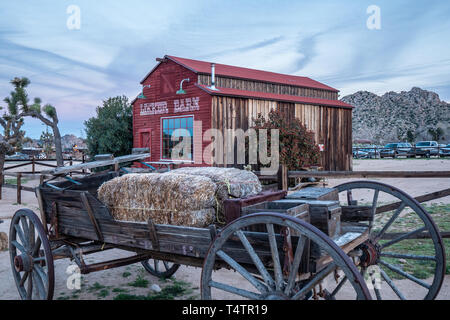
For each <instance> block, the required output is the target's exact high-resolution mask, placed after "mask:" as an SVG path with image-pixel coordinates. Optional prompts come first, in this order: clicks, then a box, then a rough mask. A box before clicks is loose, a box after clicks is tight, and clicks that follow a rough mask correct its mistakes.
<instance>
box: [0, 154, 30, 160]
mask: <svg viewBox="0 0 450 320" xmlns="http://www.w3.org/2000/svg"><path fill="white" fill-rule="evenodd" d="M5 159H6V160H28V159H30V156H29V155H27V154H25V153H20V152H16V153H15V154H13V155H10V156H6V157H5Z"/></svg>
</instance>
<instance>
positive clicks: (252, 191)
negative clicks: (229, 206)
mask: <svg viewBox="0 0 450 320" xmlns="http://www.w3.org/2000/svg"><path fill="white" fill-rule="evenodd" d="M166 174H188V175H193V176H201V177H207V178H210V179H211V180H212V181H213V182H214V183H215V184H217V193H216V198H217V201H216V204H215V208H216V223H218V224H223V223H224V221H225V217H224V212H223V201H224V200H226V199H229V198H247V197H249V196H253V195H256V194H258V193H260V192H261V191H262V186H261V183H260V181H259V179H258V177H257V176H256V175H255V174H254V173H253V172H251V171H247V170H239V169H236V168H217V167H184V168H180V169H175V170H172V171H170V172H168V173H166Z"/></svg>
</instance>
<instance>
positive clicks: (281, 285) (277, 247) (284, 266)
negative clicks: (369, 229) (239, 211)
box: [201, 213, 370, 300]
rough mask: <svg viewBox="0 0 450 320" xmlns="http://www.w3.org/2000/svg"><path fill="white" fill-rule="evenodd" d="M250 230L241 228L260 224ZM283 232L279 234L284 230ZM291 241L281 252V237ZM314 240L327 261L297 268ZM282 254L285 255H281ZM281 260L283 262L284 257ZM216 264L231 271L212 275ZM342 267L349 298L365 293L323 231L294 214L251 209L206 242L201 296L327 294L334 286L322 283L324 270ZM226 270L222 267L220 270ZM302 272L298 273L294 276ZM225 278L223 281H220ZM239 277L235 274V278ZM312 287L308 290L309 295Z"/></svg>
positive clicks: (364, 296) (296, 297)
mask: <svg viewBox="0 0 450 320" xmlns="http://www.w3.org/2000/svg"><path fill="white" fill-rule="evenodd" d="M262 227H263V228H264V232H262V231H261V232H254V231H247V230H249V229H250V230H262V229H261V228H262ZM287 234H288V235H289V236H286V237H285V236H284V235H287ZM283 239H290V240H289V241H288V242H287V243H290V244H291V245H292V246H288V247H290V248H292V251H291V250H289V251H287V253H286V254H285V251H284V250H283V248H286V247H285V244H284V242H285V241H286V240H283ZM312 242H314V243H315V244H316V245H317V246H318V247H319V248H320V251H321V252H322V254H323V255H328V258H329V262H328V263H327V264H325V265H323V266H322V267H321V268H318V270H315V272H314V273H312V272H310V273H307V274H302V271H301V269H302V268H304V266H305V265H309V261H310V260H309V252H305V251H309V244H311V243H312ZM286 259H288V260H286ZM286 261H287V262H286ZM218 264H220V266H221V267H223V266H224V265H225V267H226V268H229V269H231V270H234V271H236V273H237V276H234V277H227V276H223V275H222V276H221V278H220V279H216V278H218V277H219V276H217V277H216V275H217V272H213V270H214V269H216V268H217V267H218ZM338 271H340V272H343V273H344V274H345V277H346V279H347V280H348V282H347V284H350V289H351V291H352V293H351V294H350V296H348V297H347V298H350V299H354V298H357V299H370V293H369V291H368V288H367V287H366V284H365V282H364V280H363V278H362V276H361V275H360V273H359V272H358V270H357V268H356V267H355V265H354V264H353V263H352V261H351V260H350V259H349V257H348V256H347V255H346V254H345V253H344V252H343V251H342V250H341V249H340V248H339V247H338V246H337V245H336V244H335V243H334V242H333V241H332V240H331V239H330V238H329V237H328V236H327V235H325V234H324V233H323V232H321V231H320V230H319V229H317V228H316V227H314V226H312V225H310V224H309V223H306V222H304V221H301V220H299V219H297V218H294V217H291V216H286V215H282V214H277V213H257V214H251V215H247V216H244V217H241V218H239V219H237V220H235V221H234V222H232V223H231V224H229V225H228V226H226V227H225V228H224V229H223V230H222V231H221V232H220V233H219V234H218V236H217V237H216V239H215V240H214V241H213V242H212V243H211V246H210V248H209V251H208V253H207V256H206V257H205V260H204V265H203V270H202V277H201V296H202V299H214V298H218V299H223V298H222V297H221V296H220V295H221V294H223V293H224V292H225V293H227V294H231V295H232V296H233V297H228V296H227V298H225V299H242V298H248V299H261V300H288V299H293V300H300V299H309V298H311V297H316V296H317V294H315V293H316V292H319V295H320V294H321V297H322V298H329V299H333V298H335V297H336V293H337V291H339V289H340V288H337V290H336V286H337V284H336V283H335V284H336V286H335V287H334V289H329V288H327V289H325V290H322V289H323V284H324V283H325V282H329V283H331V282H335V281H334V280H333V281H326V278H327V279H328V278H329V276H332V275H333V273H335V272H338ZM225 272H227V271H225ZM300 276H302V277H300ZM224 278H225V279H227V281H228V283H224V280H221V279H224ZM236 278H239V279H236ZM313 293H314V295H313Z"/></svg>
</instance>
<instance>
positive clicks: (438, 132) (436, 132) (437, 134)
mask: <svg viewBox="0 0 450 320" xmlns="http://www.w3.org/2000/svg"><path fill="white" fill-rule="evenodd" d="M428 133H429V134H430V135H431V138H432V139H433V140H434V141H439V140H441V138H442V136H443V135H444V130H443V129H442V128H441V127H438V128H436V129H433V128H432V129H428Z"/></svg>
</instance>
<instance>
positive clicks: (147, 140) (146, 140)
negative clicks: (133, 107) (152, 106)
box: [139, 130, 152, 161]
mask: <svg viewBox="0 0 450 320" xmlns="http://www.w3.org/2000/svg"><path fill="white" fill-rule="evenodd" d="M139 148H148V149H149V150H150V154H151V155H152V132H151V130H143V131H140V132H139ZM150 160H151V157H150V158H146V159H144V160H143V161H150Z"/></svg>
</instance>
